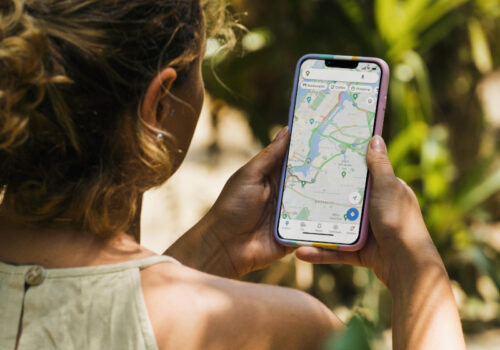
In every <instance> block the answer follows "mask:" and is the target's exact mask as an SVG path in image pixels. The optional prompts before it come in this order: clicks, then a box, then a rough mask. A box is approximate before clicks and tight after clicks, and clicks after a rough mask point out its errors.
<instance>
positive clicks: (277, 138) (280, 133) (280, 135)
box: [274, 126, 288, 141]
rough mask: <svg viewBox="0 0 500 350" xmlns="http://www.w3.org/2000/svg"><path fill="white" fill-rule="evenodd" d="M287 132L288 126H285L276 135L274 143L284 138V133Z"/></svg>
mask: <svg viewBox="0 0 500 350" xmlns="http://www.w3.org/2000/svg"><path fill="white" fill-rule="evenodd" d="M287 132H288V126H285V127H284V128H283V129H281V130H280V132H279V133H278V135H276V137H275V138H274V141H278V140H281V139H282V138H283V137H285V135H286V133H287Z"/></svg>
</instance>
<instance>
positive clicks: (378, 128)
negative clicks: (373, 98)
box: [274, 54, 389, 251]
mask: <svg viewBox="0 0 500 350" xmlns="http://www.w3.org/2000/svg"><path fill="white" fill-rule="evenodd" d="M308 59H318V60H353V61H360V62H372V63H376V64H377V65H378V66H379V67H380V69H381V72H382V73H381V82H380V91H379V98H378V101H377V109H376V115H375V122H374V123H375V125H374V128H373V134H374V135H381V134H382V127H383V124H384V113H385V106H386V102H387V89H388V86H389V66H388V65H387V63H386V62H385V61H384V60H382V59H380V58H375V57H357V56H341V55H322V54H308V55H305V56H303V57H301V58H300V59H299V61H298V63H297V68H296V70H295V79H294V84H293V91H292V102H291V104H290V112H289V116H288V128H289V130H290V132H291V131H292V123H293V117H294V110H295V98H296V95H297V85H298V82H299V74H300V67H301V65H302V63H303V62H304V61H305V60H308ZM287 163H288V151H287V153H286V157H285V160H284V163H283V168H282V171H281V180H280V189H279V197H278V207H277V210H276V219H275V223H274V235H275V237H276V240H278V242H280V243H281V244H283V245H288V246H294V247H297V246H302V245H305V246H313V247H319V248H326V249H336V250H345V251H355V250H359V249H361V248H362V247H363V245H364V244H365V242H366V237H367V236H368V226H369V223H368V198H369V196H370V190H371V185H372V181H371V176H370V174H369V173H368V182H367V186H366V194H365V201H364V203H363V212H362V218H361V225H360V234H359V238H358V240H357V241H356V242H355V243H353V244H340V243H339V244H335V243H323V242H314V241H300V242H298V241H294V240H289V239H284V238H281V237H280V235H279V233H278V223H279V219H280V212H281V200H282V195H283V184H284V180H285V174H286V165H287Z"/></svg>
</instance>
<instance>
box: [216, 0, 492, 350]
mask: <svg viewBox="0 0 500 350" xmlns="http://www.w3.org/2000/svg"><path fill="white" fill-rule="evenodd" d="M233 7H234V8H233V9H234V12H235V13H237V14H238V13H243V12H244V11H246V12H248V16H247V17H243V18H242V19H241V22H242V23H243V24H244V25H245V26H247V28H248V30H249V33H242V35H243V36H244V37H245V36H248V35H254V38H253V39H252V40H253V41H254V44H255V43H257V44H258V43H260V44H259V45H256V44H255V45H253V46H252V45H249V47H247V48H245V46H244V45H243V46H242V47H241V48H240V49H239V50H237V51H236V52H237V53H236V54H234V53H233V54H229V55H226V56H225V58H224V60H223V64H221V65H218V66H216V67H215V68H214V71H215V72H217V75H218V76H219V77H220V78H221V79H222V81H223V82H224V83H225V84H227V86H228V87H229V88H230V89H231V91H228V90H227V89H225V88H223V87H222V86H221V85H220V84H218V83H217V82H216V79H215V78H214V74H213V73H214V71H212V70H210V69H209V70H207V76H206V78H207V88H208V91H209V92H210V93H212V94H213V95H215V96H216V97H219V98H223V99H225V100H227V101H228V102H229V103H231V104H232V105H235V106H237V107H238V108H241V109H242V110H244V111H245V112H246V113H247V114H248V117H249V120H250V124H251V126H252V128H253V131H254V133H255V135H256V137H257V138H258V139H260V140H261V141H262V142H263V143H267V142H268V141H269V130H270V129H271V128H272V127H273V126H275V125H276V124H281V125H283V124H285V123H286V116H287V114H288V107H289V95H290V91H291V83H292V79H293V72H294V68H295V63H296V61H297V59H298V58H299V57H300V56H302V55H303V54H305V53H311V52H317V53H330V54H348V55H360V56H378V57H382V58H384V59H385V60H387V61H388V63H389V65H390V67H391V80H390V94H389V101H388V108H387V115H386V123H385V126H384V137H385V138H386V140H388V148H389V156H390V158H391V161H392V163H393V166H394V169H395V172H396V174H397V175H398V176H399V177H401V178H402V179H404V180H405V181H406V182H407V183H408V184H409V185H410V186H411V187H412V188H413V189H414V191H415V192H416V194H417V197H418V198H419V201H420V204H421V207H422V212H423V214H424V217H425V220H426V224H427V226H428V229H429V232H430V233H431V235H432V237H433V239H434V241H435V243H436V245H437V247H438V249H439V250H440V252H441V254H442V256H443V259H444V261H445V264H446V266H447V268H448V271H449V273H450V277H451V278H452V279H453V280H456V281H457V282H458V285H459V286H460V287H461V288H462V289H463V290H464V291H465V292H467V293H468V294H469V296H471V297H477V296H479V298H480V299H481V293H480V292H479V291H478V287H477V286H478V281H479V278H480V277H481V276H488V278H490V279H491V280H492V281H493V283H494V285H495V287H496V289H497V292H498V291H500V274H499V271H500V269H499V267H500V253H499V251H498V250H497V248H495V247H494V246H492V245H491V242H490V241H488V239H487V238H486V239H485V238H484V237H483V236H481V237H480V236H479V234H478V232H477V230H476V227H478V226H488V225H491V224H493V223H494V222H495V221H500V210H499V209H498V208H499V207H500V196H499V195H498V194H499V193H500V167H499V163H500V159H499V153H498V148H499V146H498V145H496V144H495V138H497V137H498V135H500V132H499V131H498V130H496V131H495V130H492V128H491V127H490V126H489V125H488V123H487V121H486V120H485V118H484V114H483V112H482V110H481V108H480V104H479V100H478V98H477V95H476V86H477V85H478V83H479V82H480V80H481V79H482V78H483V77H484V76H485V75H487V74H489V73H490V72H492V71H493V70H494V69H495V68H498V67H499V64H500V43H499V42H497V41H495V39H496V38H497V37H498V36H499V34H500V26H499V25H498V23H499V22H498V21H499V19H500V2H498V1H496V0H406V1H403V0H375V1H369V0H357V1H356V0H330V1H326V0H323V1H299V0H293V1H290V0H275V1H266V0H251V1H250V0H238V1H237V0H234V1H233ZM259 35H260V39H259ZM244 39H245V38H244ZM247 40H248V41H250V42H251V41H252V40H250V39H247ZM244 41H245V40H243V42H244ZM247 46H248V45H247ZM252 47H253V48H254V49H252ZM290 266H291V267H290V273H289V276H288V277H287V278H286V279H284V280H283V281H282V284H285V285H294V283H293V282H290V280H292V281H293V278H291V279H290V275H292V274H293V271H294V270H293V266H292V265H290ZM265 273H266V272H265V271H264V272H262V273H259V274H255V275H252V276H250V277H249V279H253V280H259V279H262V278H264V277H263V274H265ZM356 273H357V272H356V270H353V269H352V268H351V267H331V266H316V267H315V270H314V283H313V285H312V286H311V287H310V288H309V290H308V291H309V292H311V293H313V294H314V295H316V296H318V297H319V298H321V299H322V300H323V301H324V302H325V303H326V304H327V305H329V306H331V307H333V308H334V307H335V306H338V305H339V304H342V305H347V307H353V306H354V305H361V306H365V307H366V306H367V305H366V304H369V305H371V307H372V308H371V310H372V311H373V312H374V315H375V316H374V318H373V319H374V323H375V324H376V329H377V330H381V329H383V328H386V327H388V326H389V319H388V317H385V316H383V315H387V314H388V306H387V304H388V303H384V302H382V300H383V299H384V298H385V296H384V295H386V294H384V293H385V292H383V290H384V289H383V288H375V287H374V286H375V285H376V283H375V282H374V281H373V276H371V277H370V279H369V280H368V282H366V281H365V282H363V283H357V282H355V276H356ZM325 274H329V275H331V276H333V277H334V281H335V289H334V290H333V291H331V292H327V291H325V290H322V287H321V285H322V283H321V278H322V277H321V276H323V275H325ZM358 282H359V281H358ZM497 294H498V293H497ZM375 300H378V301H377V302H376V303H375ZM496 302H498V300H496ZM374 303H375V304H376V305H377V309H376V310H374V309H373V305H374ZM465 304H467V301H466V302H465ZM389 306H390V305H389ZM377 315H378V316H377ZM465 316H467V315H465ZM470 321H471V322H480V320H478V319H471V320H470ZM351 322H352V323H351V325H352V329H351V328H349V329H348V330H347V331H346V333H345V334H344V335H342V336H341V337H340V338H338V339H337V340H336V341H337V343H335V345H336V346H337V347H336V349H337V348H346V349H347V348H353V349H354V348H356V349H364V348H367V347H366V346H365V345H366V344H357V343H356V344H354V343H349V342H350V341H358V340H359V338H361V336H360V335H365V336H366V337H368V338H370V337H369V336H368V335H367V330H366V328H365V327H364V326H362V323H360V322H361V321H359V319H358V318H353V319H352V321H351ZM342 346H344V347H342ZM346 346H347V347H346ZM349 346H350V347H349Z"/></svg>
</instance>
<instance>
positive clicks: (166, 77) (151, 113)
mask: <svg viewBox="0 0 500 350" xmlns="http://www.w3.org/2000/svg"><path fill="white" fill-rule="evenodd" d="M175 79H177V71H176V70H175V69H174V68H172V67H167V68H165V69H163V70H162V71H161V72H160V73H158V74H157V75H156V76H155V77H154V79H153V80H152V81H151V84H149V86H148V89H147V91H146V95H144V100H143V101H142V106H141V116H142V119H144V121H145V122H146V123H148V124H150V125H153V126H156V125H157V122H158V120H159V118H158V111H159V108H158V107H159V104H160V101H161V99H162V97H164V96H165V95H166V94H167V92H168V91H169V90H170V89H171V88H172V84H173V83H174V81H175Z"/></svg>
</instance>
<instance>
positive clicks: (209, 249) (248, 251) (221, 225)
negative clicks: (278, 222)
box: [166, 128, 293, 277]
mask: <svg viewBox="0 0 500 350" xmlns="http://www.w3.org/2000/svg"><path fill="white" fill-rule="evenodd" d="M288 139H289V132H288V129H287V128H285V129H283V130H282V131H281V132H280V133H279V134H278V135H277V137H276V139H275V140H274V141H273V142H272V143H271V144H270V145H269V146H267V147H266V148H265V149H264V150H262V151H261V152H260V153H259V154H257V155H256V156H255V157H254V158H253V159H252V160H250V161H249V162H248V163H247V164H245V165H244V166H243V167H242V168H240V169H239V170H238V171H237V172H236V173H234V174H233V175H232V176H231V178H230V179H229V180H228V182H227V183H226V185H225V186H224V189H223V190H222V192H221V194H220V196H219V198H218V199H217V201H216V202H215V204H214V205H213V207H212V208H211V209H210V211H209V212H208V213H207V215H206V216H205V217H204V218H203V219H202V220H201V221H200V222H199V223H198V224H197V225H195V226H194V227H193V228H192V229H191V230H190V231H188V232H187V233H186V234H185V235H184V236H183V237H181V238H180V239H179V240H178V241H177V242H176V243H174V245H173V246H172V247H170V248H169V249H168V250H167V252H166V254H169V255H172V256H174V257H176V258H177V259H178V260H180V261H181V262H182V263H184V264H186V265H189V266H191V267H194V268H197V269H199V270H203V271H205V272H209V273H212V274H217V275H221V276H226V277H239V276H242V275H244V274H246V273H248V272H250V271H253V270H257V269H261V268H263V267H265V266H267V265H269V264H271V263H272V262H274V261H276V260H277V259H279V258H281V257H283V256H284V255H286V254H288V253H290V252H291V251H293V248H288V247H285V246H282V245H280V244H278V242H277V241H276V240H275V239H274V233H273V230H274V219H275V214H276V205H277V201H278V191H279V180H280V174H281V167H282V164H283V158H284V155H285V151H286V147H287V145H288Z"/></svg>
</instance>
